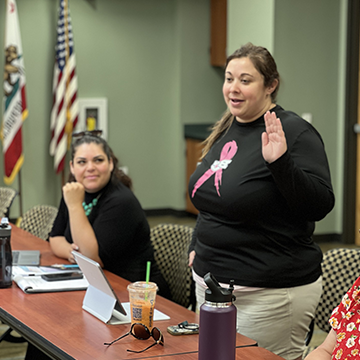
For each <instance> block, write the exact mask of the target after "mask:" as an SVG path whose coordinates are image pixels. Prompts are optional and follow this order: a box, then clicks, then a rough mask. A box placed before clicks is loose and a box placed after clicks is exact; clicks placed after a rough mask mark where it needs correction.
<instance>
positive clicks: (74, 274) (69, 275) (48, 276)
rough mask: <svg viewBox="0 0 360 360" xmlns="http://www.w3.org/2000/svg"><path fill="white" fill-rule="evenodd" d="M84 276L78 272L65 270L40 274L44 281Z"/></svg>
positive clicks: (75, 278)
mask: <svg viewBox="0 0 360 360" xmlns="http://www.w3.org/2000/svg"><path fill="white" fill-rule="evenodd" d="M83 277H84V276H83V274H82V273H80V272H67V273H63V274H46V275H41V278H42V279H44V280H46V281H61V280H77V279H82V278H83Z"/></svg>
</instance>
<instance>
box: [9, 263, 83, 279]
mask: <svg viewBox="0 0 360 360" xmlns="http://www.w3.org/2000/svg"><path fill="white" fill-rule="evenodd" d="M66 272H80V273H81V270H80V268H79V267H78V266H77V267H76V266H71V267H67V268H61V267H59V265H56V266H25V265H23V266H13V267H12V277H13V279H14V277H15V276H16V275H22V276H35V275H43V274H63V273H66Z"/></svg>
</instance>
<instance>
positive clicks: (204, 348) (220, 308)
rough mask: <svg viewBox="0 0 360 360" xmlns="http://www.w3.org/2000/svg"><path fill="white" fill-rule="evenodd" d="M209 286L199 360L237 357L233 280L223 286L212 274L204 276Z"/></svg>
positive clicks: (222, 359)
mask: <svg viewBox="0 0 360 360" xmlns="http://www.w3.org/2000/svg"><path fill="white" fill-rule="evenodd" d="M204 280H205V283H206V285H207V286H208V289H206V290H205V303H204V304H202V305H201V306H200V328H199V358H198V360H209V359H211V360H224V359H226V360H235V356H236V354H235V347H236V307H235V305H234V304H233V301H234V300H235V296H234V295H233V294H232V292H233V290H234V285H233V284H234V280H231V281H230V286H229V288H228V289H225V288H222V287H221V286H220V284H219V283H218V282H217V280H216V279H215V277H214V276H213V275H212V274H211V273H207V274H206V275H205V277H204Z"/></svg>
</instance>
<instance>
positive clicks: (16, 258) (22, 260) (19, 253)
mask: <svg viewBox="0 0 360 360" xmlns="http://www.w3.org/2000/svg"><path fill="white" fill-rule="evenodd" d="M12 264H13V265H14V266H18V265H35V266H37V265H39V264H40V251H38V250H13V251H12Z"/></svg>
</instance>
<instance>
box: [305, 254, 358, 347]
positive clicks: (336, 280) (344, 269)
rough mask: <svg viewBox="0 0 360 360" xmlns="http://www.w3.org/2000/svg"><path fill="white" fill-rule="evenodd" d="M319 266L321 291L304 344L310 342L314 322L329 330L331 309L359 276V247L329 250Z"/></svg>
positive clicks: (323, 329) (338, 302)
mask: <svg viewBox="0 0 360 360" xmlns="http://www.w3.org/2000/svg"><path fill="white" fill-rule="evenodd" d="M321 267H322V271H323V292H322V295H321V298H320V301H319V304H318V306H317V308H316V311H315V318H314V319H313V321H312V324H311V325H310V331H309V334H308V336H307V338H306V341H305V343H306V345H309V343H310V340H311V337H312V334H313V329H314V324H316V325H317V326H318V328H319V329H321V330H322V331H325V332H329V331H330V329H331V326H330V324H329V319H330V316H331V313H332V311H333V310H334V309H335V308H336V306H338V305H339V304H340V302H341V300H342V298H343V297H344V295H345V294H346V293H347V291H348V290H349V289H350V288H351V286H352V285H353V283H354V282H355V280H356V279H357V278H358V277H359V276H360V249H345V248H339V249H332V250H329V251H327V252H326V253H325V254H324V257H323V261H322V263H321Z"/></svg>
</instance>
